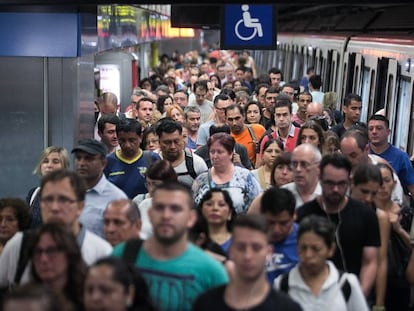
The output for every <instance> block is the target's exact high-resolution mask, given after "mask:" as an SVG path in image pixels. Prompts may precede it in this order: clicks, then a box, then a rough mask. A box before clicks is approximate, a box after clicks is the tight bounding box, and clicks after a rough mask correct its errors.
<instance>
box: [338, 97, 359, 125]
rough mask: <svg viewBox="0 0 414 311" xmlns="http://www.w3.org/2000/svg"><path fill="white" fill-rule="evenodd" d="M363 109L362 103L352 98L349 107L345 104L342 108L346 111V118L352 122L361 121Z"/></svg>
mask: <svg viewBox="0 0 414 311" xmlns="http://www.w3.org/2000/svg"><path fill="white" fill-rule="evenodd" d="M361 109H362V103H361V102H357V101H355V100H351V103H350V104H349V106H348V107H347V106H345V105H344V107H343V108H342V110H343V112H344V113H345V118H346V119H347V120H349V121H350V122H352V123H356V122H358V121H359V117H360V116H361Z"/></svg>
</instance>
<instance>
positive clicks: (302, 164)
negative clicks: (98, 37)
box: [289, 161, 319, 170]
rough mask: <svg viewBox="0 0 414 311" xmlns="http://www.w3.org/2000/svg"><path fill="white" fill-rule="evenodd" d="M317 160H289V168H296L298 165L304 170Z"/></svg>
mask: <svg viewBox="0 0 414 311" xmlns="http://www.w3.org/2000/svg"><path fill="white" fill-rule="evenodd" d="M318 163H319V162H306V161H292V162H290V164H289V166H290V168H291V169H296V168H298V167H299V166H300V167H301V168H303V169H305V170H307V169H308V168H310V167H311V166H312V165H314V164H318Z"/></svg>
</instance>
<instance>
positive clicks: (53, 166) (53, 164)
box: [40, 152, 62, 176]
mask: <svg viewBox="0 0 414 311" xmlns="http://www.w3.org/2000/svg"><path fill="white" fill-rule="evenodd" d="M61 168H62V162H61V160H60V156H59V153H57V152H51V153H50V154H49V155H48V156H47V157H46V158H45V159H44V160H43V162H42V164H40V173H41V174H42V176H45V175H47V174H49V173H51V172H53V171H57V170H59V169H61Z"/></svg>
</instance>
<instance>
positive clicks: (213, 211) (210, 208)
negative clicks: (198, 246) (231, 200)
mask: <svg viewBox="0 0 414 311" xmlns="http://www.w3.org/2000/svg"><path fill="white" fill-rule="evenodd" d="M201 212H202V213H203V216H204V218H205V219H206V220H207V223H208V224H209V225H224V226H225V225H226V222H227V220H230V218H231V211H230V207H229V205H228V204H227V203H226V201H225V200H224V196H223V194H222V193H221V192H213V193H212V196H211V199H209V200H207V201H205V202H204V203H203V206H202V208H201Z"/></svg>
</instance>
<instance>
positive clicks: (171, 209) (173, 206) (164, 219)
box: [148, 189, 196, 245]
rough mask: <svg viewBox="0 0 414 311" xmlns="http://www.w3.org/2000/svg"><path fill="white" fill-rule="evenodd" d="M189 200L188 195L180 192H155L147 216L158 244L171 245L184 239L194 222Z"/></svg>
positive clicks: (194, 217)
mask: <svg viewBox="0 0 414 311" xmlns="http://www.w3.org/2000/svg"><path fill="white" fill-rule="evenodd" d="M190 200H192V199H191V198H189V197H188V194H187V193H185V192H182V191H169V190H163V189H160V190H156V191H155V193H154V196H153V198H152V206H151V208H150V209H149V211H148V215H149V218H150V221H151V224H152V227H153V230H154V237H155V239H156V240H157V241H158V242H160V243H162V244H164V245H173V244H175V243H177V242H178V241H180V240H182V239H186V234H187V230H188V229H189V228H191V227H192V226H193V224H194V222H195V220H196V215H195V213H194V211H193V210H192V209H191V207H190Z"/></svg>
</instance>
